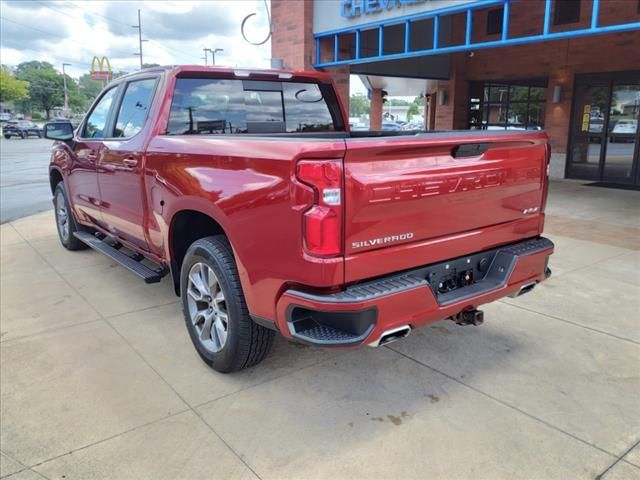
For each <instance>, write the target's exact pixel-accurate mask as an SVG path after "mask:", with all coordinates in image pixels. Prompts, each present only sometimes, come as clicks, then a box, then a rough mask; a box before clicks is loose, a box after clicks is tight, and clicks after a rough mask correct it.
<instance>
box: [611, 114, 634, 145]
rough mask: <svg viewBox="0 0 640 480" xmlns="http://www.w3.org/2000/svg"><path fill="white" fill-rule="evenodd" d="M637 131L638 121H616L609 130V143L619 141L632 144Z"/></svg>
mask: <svg viewBox="0 0 640 480" xmlns="http://www.w3.org/2000/svg"><path fill="white" fill-rule="evenodd" d="M637 131H638V121H637V120H633V119H623V120H618V121H617V122H616V124H615V125H614V126H613V129H612V130H611V134H610V135H609V138H610V139H611V143H615V142H619V141H623V142H624V141H628V140H631V141H632V142H633V141H634V140H635V135H636V132H637Z"/></svg>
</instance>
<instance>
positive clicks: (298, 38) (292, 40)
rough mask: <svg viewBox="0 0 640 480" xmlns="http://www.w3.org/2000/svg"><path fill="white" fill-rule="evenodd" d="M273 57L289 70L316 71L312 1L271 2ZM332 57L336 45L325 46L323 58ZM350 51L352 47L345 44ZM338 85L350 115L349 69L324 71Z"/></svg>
mask: <svg viewBox="0 0 640 480" xmlns="http://www.w3.org/2000/svg"><path fill="white" fill-rule="evenodd" d="M271 21H272V22H273V35H272V37H271V57H272V58H278V59H281V60H282V61H283V64H284V68H285V69H287V70H306V71H313V70H314V68H313V63H314V61H315V55H316V41H315V39H314V38H313V0H271ZM328 48H330V49H331V50H330V53H331V55H333V42H331V44H330V45H328V44H327V45H324V46H323V56H324V55H327V54H328V53H329V50H328ZM342 49H343V50H344V51H348V49H349V45H348V44H347V43H345V44H344V45H342ZM325 70H326V72H327V73H329V74H330V75H331V76H332V77H333V80H334V82H335V84H336V89H337V91H338V95H339V97H340V101H341V102H342V104H343V105H344V108H345V112H346V115H347V117H348V116H349V72H350V70H349V67H348V66H341V67H331V68H326V69H325Z"/></svg>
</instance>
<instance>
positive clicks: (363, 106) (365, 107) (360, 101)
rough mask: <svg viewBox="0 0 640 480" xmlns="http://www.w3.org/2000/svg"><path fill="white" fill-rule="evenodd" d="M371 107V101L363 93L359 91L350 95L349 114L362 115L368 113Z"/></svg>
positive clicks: (353, 115)
mask: <svg viewBox="0 0 640 480" xmlns="http://www.w3.org/2000/svg"><path fill="white" fill-rule="evenodd" d="M370 109H371V102H370V101H369V99H368V98H367V97H366V96H365V95H363V94H362V93H357V94H355V95H351V97H349V115H351V116H352V117H361V116H362V115H368V114H369V111H370Z"/></svg>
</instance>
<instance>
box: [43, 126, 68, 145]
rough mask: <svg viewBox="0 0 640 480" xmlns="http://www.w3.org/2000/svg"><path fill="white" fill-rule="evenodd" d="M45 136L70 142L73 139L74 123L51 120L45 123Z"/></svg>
mask: <svg viewBox="0 0 640 480" xmlns="http://www.w3.org/2000/svg"><path fill="white" fill-rule="evenodd" d="M44 138H48V139H49V140H57V141H59V142H68V141H70V140H72V139H73V125H71V122H51V123H46V124H45V125H44Z"/></svg>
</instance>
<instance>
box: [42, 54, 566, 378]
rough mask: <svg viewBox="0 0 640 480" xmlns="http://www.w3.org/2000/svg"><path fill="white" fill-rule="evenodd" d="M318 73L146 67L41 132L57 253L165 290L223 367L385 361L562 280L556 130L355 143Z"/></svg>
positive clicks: (364, 136) (383, 136)
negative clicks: (93, 256) (275, 357)
mask: <svg viewBox="0 0 640 480" xmlns="http://www.w3.org/2000/svg"><path fill="white" fill-rule="evenodd" d="M346 118H347V117H346V116H345V112H344V110H343V107H342V105H341V103H340V101H339V99H338V96H337V94H336V90H335V89H334V86H333V84H332V81H331V79H330V77H329V76H328V75H326V74H324V73H319V72H287V71H250V70H239V69H222V68H210V67H197V66H180V67H166V68H152V69H146V70H142V71H141V72H138V73H135V74H132V75H128V76H124V77H121V78H119V79H117V80H116V81H114V82H112V83H110V84H109V85H108V86H107V87H106V88H105V89H104V91H103V92H102V93H101V94H100V95H99V97H98V98H97V99H96V101H95V103H94V104H93V106H92V108H91V109H90V111H89V112H88V114H87V115H86V117H85V119H84V120H83V122H82V123H81V125H80V126H79V127H78V128H77V129H76V130H75V131H73V128H72V127H71V125H70V124H69V123H68V122H61V123H55V122H54V123H49V124H47V125H46V129H45V134H46V137H47V138H49V139H53V140H56V142H55V143H54V146H53V148H52V157H51V164H50V169H49V172H50V180H51V191H52V194H53V202H54V206H55V220H56V225H57V229H58V234H59V237H60V242H61V243H62V245H63V246H64V247H65V248H67V249H68V250H77V249H80V248H84V247H86V246H89V247H92V248H94V249H95V250H98V251H100V252H102V253H104V254H106V255H108V256H109V257H111V258H112V259H113V260H115V261H116V262H118V263H120V264H121V265H122V266H124V267H126V268H128V269H129V270H130V271H131V272H133V273H135V274H137V275H138V276H140V277H141V278H142V279H143V280H144V281H146V282H148V283H152V282H159V281H160V280H161V279H162V277H163V276H165V275H168V276H169V277H170V282H171V284H172V286H173V288H174V289H175V293H176V294H177V295H178V296H180V298H181V301H182V306H183V312H184V317H185V323H186V327H187V330H188V333H189V335H190V337H191V340H192V341H193V344H194V346H195V349H196V350H197V352H198V354H199V355H200V356H201V357H202V359H203V360H204V361H205V362H206V363H207V364H208V365H210V366H211V367H212V368H214V369H215V370H218V371H220V372H231V371H235V370H239V369H242V368H245V367H249V366H252V365H255V364H257V363H258V362H260V361H261V360H262V359H263V358H264V357H265V356H266V355H267V353H268V351H269V348H270V346H271V344H272V342H273V338H274V335H275V332H279V333H280V334H282V335H283V336H284V337H286V338H287V339H289V340H292V341H297V342H304V343H306V344H310V345H319V346H323V347H337V348H346V347H356V346H360V345H370V346H378V345H384V344H386V343H389V342H391V341H394V340H398V339H400V338H402V337H405V336H407V335H408V334H409V333H410V332H411V331H412V330H413V329H415V328H419V327H422V326H424V325H426V324H428V323H430V322H434V321H437V320H442V319H453V320H455V321H456V323H459V324H479V323H481V322H482V320H483V315H482V312H481V311H480V310H478V307H479V306H480V305H482V304H485V303H487V302H492V301H494V300H497V299H499V298H501V297H505V296H518V295H521V294H523V293H526V292H528V291H530V290H531V289H533V288H534V287H535V286H536V284H537V283H539V282H541V281H543V280H544V279H545V278H547V277H548V276H549V274H550V270H549V268H548V266H547V264H548V259H549V256H550V255H551V254H552V253H553V244H552V243H551V242H550V241H549V240H547V239H546V238H544V237H542V236H541V234H542V230H543V224H544V209H545V202H546V197H547V185H548V163H549V156H550V150H549V145H548V139H547V136H546V135H545V133H544V132H538V131H518V132H496V131H490V132H489V131H442V132H424V131H422V132H407V131H397V132H393V131H384V132H381V131H378V132H362V131H359V132H350V131H349V127H348V123H347V122H346V121H345V119H346Z"/></svg>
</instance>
